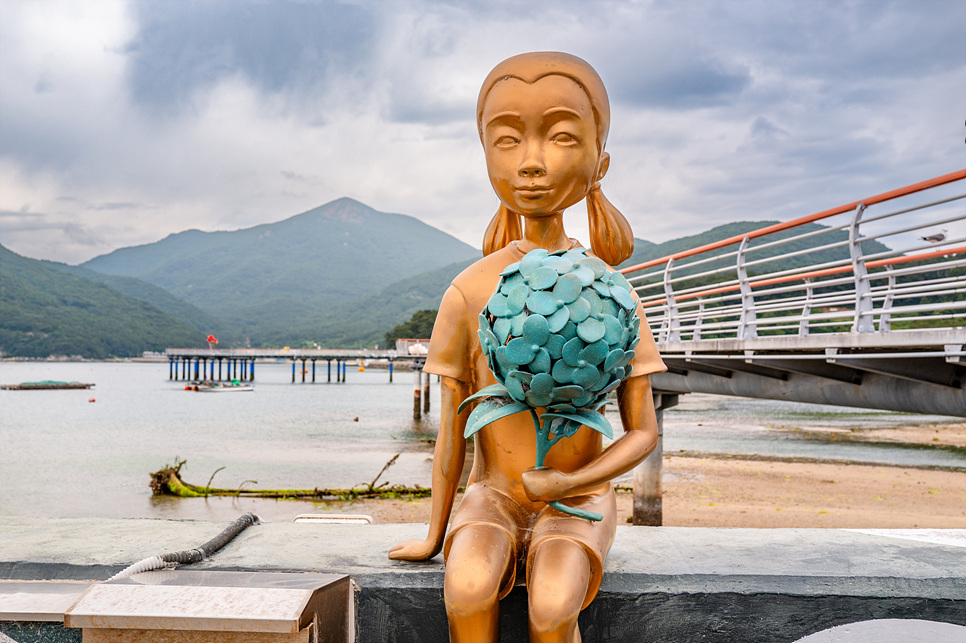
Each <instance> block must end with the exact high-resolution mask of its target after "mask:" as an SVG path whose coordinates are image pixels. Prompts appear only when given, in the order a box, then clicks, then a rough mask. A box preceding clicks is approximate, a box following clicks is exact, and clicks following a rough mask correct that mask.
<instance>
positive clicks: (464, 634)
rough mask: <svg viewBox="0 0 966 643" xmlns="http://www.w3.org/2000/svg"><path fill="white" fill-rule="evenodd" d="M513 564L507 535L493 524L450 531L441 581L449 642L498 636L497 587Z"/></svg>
mask: <svg viewBox="0 0 966 643" xmlns="http://www.w3.org/2000/svg"><path fill="white" fill-rule="evenodd" d="M515 564H516V560H515V555H514V546H513V542H512V541H511V539H510V535H509V534H508V533H507V532H506V531H505V530H504V529H501V528H500V527H497V526H496V525H492V524H486V523H476V524H469V525H465V526H464V527H463V528H462V529H460V530H459V531H457V532H456V533H455V534H453V535H452V538H451V542H450V546H449V552H448V554H447V556H446V578H445V581H444V583H443V598H444V600H445V602H446V616H447V618H448V619H449V640H450V641H451V643H471V642H472V643H496V642H497V641H499V640H500V606H499V602H500V598H499V596H500V589H501V588H502V587H503V586H504V585H505V584H506V583H507V582H509V580H510V576H511V574H512V573H513V572H514V571H515Z"/></svg>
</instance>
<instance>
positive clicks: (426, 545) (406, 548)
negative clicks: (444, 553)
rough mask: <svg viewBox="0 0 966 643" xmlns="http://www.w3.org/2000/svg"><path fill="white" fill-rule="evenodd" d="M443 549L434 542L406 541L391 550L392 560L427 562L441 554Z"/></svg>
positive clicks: (390, 556)
mask: <svg viewBox="0 0 966 643" xmlns="http://www.w3.org/2000/svg"><path fill="white" fill-rule="evenodd" d="M440 549H441V547H440V546H439V545H437V544H436V543H435V542H434V541H432V540H404V541H403V542H401V543H399V544H398V545H396V546H394V547H393V548H392V549H390V550H389V558H390V559H392V560H427V559H429V558H432V557H433V556H435V555H436V554H438V553H439V550H440Z"/></svg>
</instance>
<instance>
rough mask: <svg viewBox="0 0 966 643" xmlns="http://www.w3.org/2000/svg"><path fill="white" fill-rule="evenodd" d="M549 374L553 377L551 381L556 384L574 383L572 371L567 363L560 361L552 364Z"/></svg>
mask: <svg viewBox="0 0 966 643" xmlns="http://www.w3.org/2000/svg"><path fill="white" fill-rule="evenodd" d="M550 374H551V375H553V380H554V381H555V382H556V383H557V384H561V385H566V384H572V383H573V381H574V369H572V368H571V367H569V366H567V362H565V361H563V360H562V359H558V360H557V361H556V362H554V364H553V367H551V369H550Z"/></svg>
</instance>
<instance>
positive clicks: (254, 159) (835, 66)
mask: <svg viewBox="0 0 966 643" xmlns="http://www.w3.org/2000/svg"><path fill="white" fill-rule="evenodd" d="M964 42H966V3H964V2H962V1H961V0H948V1H945V0H908V1H906V2H889V1H886V0H873V1H868V2H861V1H849V0H834V1H822V0H808V1H805V0H801V1H791V0H789V1H778V0H734V1H729V2H720V1H718V0H706V1H700V0H694V1H671V0H663V1H662V0H653V1H641V2H635V1H630V0H623V1H614V2H610V1H606V0H605V1H599V2H584V1H569V2H568V1H558V2H553V3H549V2H548V3H520V2H502V1H499V0H496V1H495V0H480V1H479V2H471V1H468V0H467V1H457V0H453V1H450V2H429V1H428V0H394V1H391V2H390V1H386V2H377V1H374V0H373V1H368V0H345V1H342V2H338V1H334V0H332V1H321V0H320V1H318V2H309V1H304V2H295V1H291V2H286V1H282V0H273V1H260V2H259V1H254V0H251V1H247V0H241V1H239V0H211V1H184V2H160V1H159V2H131V1H123V0H121V1H116V2H107V1H105V2H101V1H96V0H91V1H85V2H77V1H76V0H64V1H56V0H23V1H19V2H18V1H15V0H0V244H3V245H5V246H7V247H8V248H10V249H12V250H14V251H16V252H18V253H20V254H23V255H26V256H29V257H34V258H43V259H53V260H58V261H65V262H68V263H78V262H81V261H85V260H87V259H90V258H91V257H94V256H96V255H99V254H103V253H105V252H110V251H111V250H114V249H116V248H119V247H123V246H129V245H135V244H140V243H149V242H152V241H156V240H158V239H161V238H163V237H165V236H166V235H168V234H171V233H173V232H178V231H181V230H184V229H188V228H200V229H202V230H231V229H237V228H243V227H248V226H252V225H256V224H260V223H266V222H272V221H278V220H281V219H284V218H287V217H289V216H291V215H293V214H297V213H299V212H302V211H305V210H308V209H310V208H313V207H315V206H318V205H321V204H323V203H326V202H328V201H331V200H333V199H336V198H339V197H342V196H350V197H353V198H356V199H358V200H360V201H362V202H364V203H366V204H368V205H371V206H372V207H374V208H376V209H378V210H383V211H387V212H400V213H405V214H410V215H413V216H416V217H418V218H420V219H422V220H423V221H425V222H426V223H429V224H430V225H433V226H436V227H438V228H441V229H443V230H445V231H447V232H449V233H451V234H453V235H455V236H457V237H459V238H460V239H462V240H464V241H466V242H467V243H470V244H472V245H474V246H478V245H479V242H480V239H481V236H482V232H483V229H484V228H485V226H486V223H487V221H488V220H489V218H490V216H491V215H492V213H493V211H494V210H495V208H496V205H497V200H496V197H495V196H494V195H493V194H492V191H491V189H490V187H489V183H488V181H487V179H486V174H485V168H484V163H483V155H482V151H481V149H480V145H479V141H478V139H477V136H476V132H475V123H474V118H475V116H474V109H475V103H476V95H477V92H478V89H479V84H480V82H481V81H482V79H483V77H484V76H485V75H486V73H487V72H488V71H489V70H490V69H491V68H492V67H493V66H494V65H495V64H496V63H497V62H499V61H500V60H502V59H504V58H506V57H507V56H510V55H513V54H516V53H521V52H524V51H530V50H561V51H567V52H570V53H574V54H576V55H578V56H581V57H583V58H585V59H586V60H588V61H589V62H590V63H591V64H592V65H594V67H595V68H596V69H597V70H598V72H599V73H600V75H601V77H602V78H603V79H604V82H605V84H606V85H607V87H608V91H609V92H610V95H611V103H612V112H613V115H612V125H611V134H610V140H609V143H608V149H609V151H610V152H611V155H612V163H611V171H610V173H609V175H608V176H607V178H606V179H605V180H604V183H603V185H604V191H605V193H606V194H607V195H608V198H609V199H610V200H611V201H613V202H614V203H615V204H616V205H618V207H620V208H621V209H622V210H623V211H624V213H625V214H626V216H627V217H628V219H629V220H630V222H631V225H632V226H633V228H634V231H635V234H636V236H638V237H642V238H645V239H649V240H652V241H664V240H668V239H672V238H675V237H679V236H683V235H685V234H691V233H694V232H699V231H702V230H705V229H707V228H709V227H711V226H713V225H716V224H720V223H725V222H728V221H734V220H741V219H745V220H749V219H750V220H761V219H790V218H793V217H796V216H801V215H804V214H809V213H811V212H813V211H817V210H822V209H825V208H827V207H831V206H834V205H839V204H841V203H847V202H850V201H853V200H856V199H859V198H862V197H865V196H869V195H872V194H877V193H879V192H883V191H886V190H889V189H892V188H896V187H900V186H903V185H906V184H909V183H913V182H916V181H920V180H923V179H927V178H930V177H933V176H937V175H940V174H944V173H947V172H951V171H954V170H957V169H961V168H963V167H966V145H964V137H966V127H964V119H966V46H964V44H963V43H964ZM583 219H584V216H583V214H582V207H581V206H578V208H575V209H574V212H572V213H570V214H569V215H568V219H567V221H568V229H569V230H570V232H571V233H572V234H573V235H574V236H578V237H584V238H585V237H586V235H585V233H584V232H583V230H585V229H586V224H585V223H584V222H583Z"/></svg>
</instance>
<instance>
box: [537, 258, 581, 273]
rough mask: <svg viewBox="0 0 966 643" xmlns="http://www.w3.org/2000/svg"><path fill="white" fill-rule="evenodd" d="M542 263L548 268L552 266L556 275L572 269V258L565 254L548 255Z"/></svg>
mask: <svg viewBox="0 0 966 643" xmlns="http://www.w3.org/2000/svg"><path fill="white" fill-rule="evenodd" d="M543 265H545V266H547V267H548V268H553V269H554V271H555V272H556V273H557V274H558V275H565V274H567V273H568V272H570V271H571V270H573V269H574V265H575V264H574V260H573V259H568V258H567V255H566V254H563V255H560V256H558V257H550V258H549V259H547V260H546V261H545V262H543Z"/></svg>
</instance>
